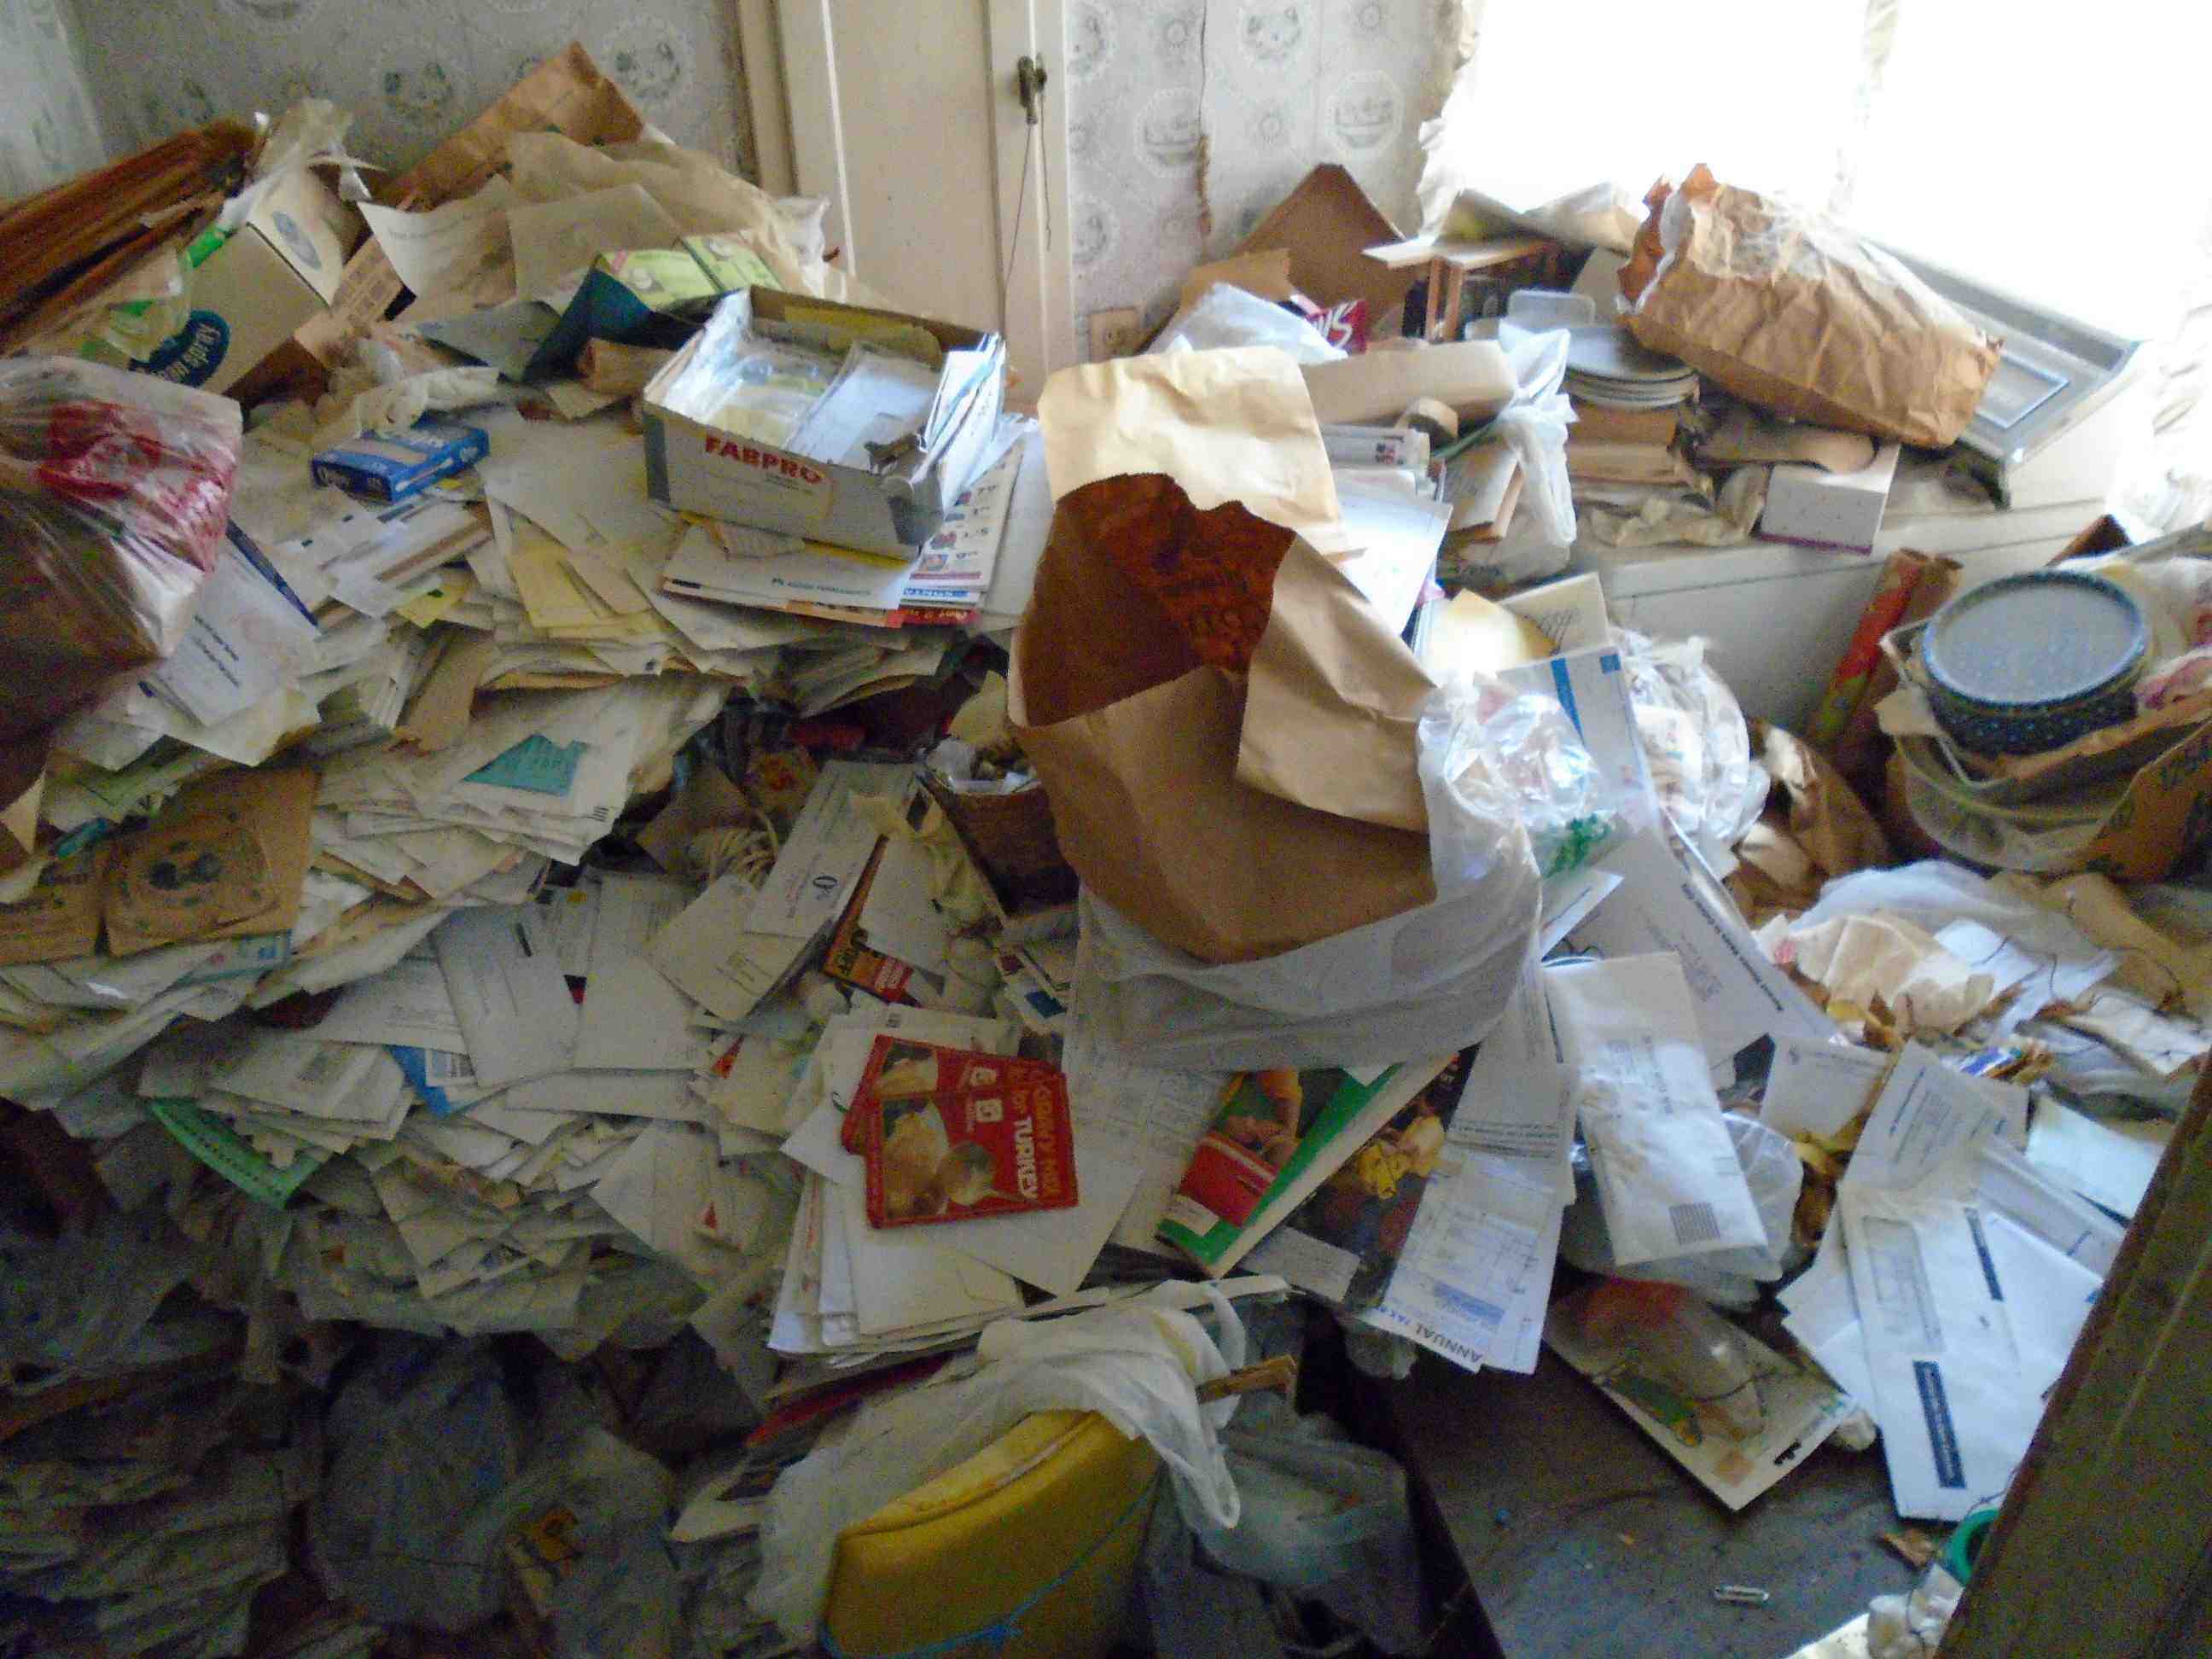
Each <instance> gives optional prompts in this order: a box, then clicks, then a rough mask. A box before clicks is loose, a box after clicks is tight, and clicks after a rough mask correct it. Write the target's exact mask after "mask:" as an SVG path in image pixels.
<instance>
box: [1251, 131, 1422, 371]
mask: <svg viewBox="0 0 2212 1659" xmlns="http://www.w3.org/2000/svg"><path fill="white" fill-rule="evenodd" d="M1397 238H1398V230H1397V227H1396V226H1395V225H1393V224H1392V223H1391V222H1390V221H1389V219H1388V218H1386V217H1385V216H1383V210H1381V209H1380V208H1378V207H1376V205H1375V204H1374V202H1373V201H1372V200H1370V198H1369V197H1368V195H1367V192H1366V191H1364V190H1362V189H1360V187H1359V184H1358V180H1357V179H1354V178H1353V177H1352V174H1351V173H1348V172H1346V170H1345V169H1344V168H1343V167H1339V166H1337V165H1336V164H1335V163H1334V162H1333V161H1331V162H1324V163H1322V165H1321V166H1319V167H1316V168H1315V169H1314V170H1313V171H1312V172H1311V173H1308V174H1306V176H1305V177H1304V179H1300V180H1299V181H1298V185H1297V189H1295V190H1293V191H1291V193H1290V194H1289V195H1288V196H1285V197H1284V198H1283V199H1282V200H1281V201H1280V202H1278V203H1277V204H1275V206H1274V207H1273V210H1270V211H1269V213H1268V215H1267V217H1266V218H1264V219H1262V220H1261V222H1259V223H1258V224H1257V225H1255V226H1254V227H1253V228H1252V234H1250V235H1249V236H1247V237H1246V238H1245V239H1244V241H1243V246H1241V247H1239V248H1238V249H1237V252H1239V253H1256V252H1261V251H1262V250H1264V249H1268V248H1282V249H1285V250H1286V251H1287V252H1289V254H1290V256H1291V282H1292V283H1295V284H1296V285H1297V290H1298V292H1299V293H1301V294H1303V295H1305V296H1306V298H1308V299H1309V300H1317V301H1320V302H1321V303H1322V305H1340V304H1341V303H1343V302H1344V301H1346V300H1364V301H1366V302H1367V325H1368V327H1369V328H1370V330H1376V329H1380V328H1381V327H1382V326H1383V324H1384V323H1385V322H1387V321H1388V320H1389V314H1390V313H1391V312H1393V311H1394V310H1395V309H1396V308H1397V307H1398V306H1399V305H1400V303H1401V301H1404V299H1405V297H1406V290H1407V289H1409V288H1411V287H1413V279H1414V277H1415V276H1418V275H1419V273H1418V272H1416V271H1413V270H1391V269H1390V268H1389V266H1388V265H1385V264H1381V263H1380V262H1378V261H1376V260H1374V259H1370V258H1368V257H1367V253H1366V250H1367V249H1369V248H1370V247H1372V246H1375V245H1376V243H1377V242H1391V241H1395V240H1397ZM1400 407H1401V408H1402V407H1403V405H1402V404H1401V405H1400Z"/></svg>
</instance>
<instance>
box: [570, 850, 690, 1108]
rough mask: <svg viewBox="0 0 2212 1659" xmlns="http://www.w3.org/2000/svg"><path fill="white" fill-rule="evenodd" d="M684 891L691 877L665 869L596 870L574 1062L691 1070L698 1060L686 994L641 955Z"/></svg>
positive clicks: (676, 911) (682, 904)
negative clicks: (655, 872)
mask: <svg viewBox="0 0 2212 1659" xmlns="http://www.w3.org/2000/svg"><path fill="white" fill-rule="evenodd" d="M692 896H693V895H692V889H691V884H690V883H689V882H684V881H678V879H676V878H674V877H672V876H629V875H620V874H617V873H616V872H611V871H610V872H608V873H607V874H606V875H605V877H603V878H601V880H600V883H599V903H598V906H597V910H598V914H597V916H596V919H595V921H594V922H593V925H592V950H591V957H590V961H591V972H590V974H589V975H588V976H587V977H586V982H585V987H584V1009H583V1013H582V1016H581V1018H580V1020H579V1022H578V1024H577V1028H576V1065H577V1067H578V1068H579V1069H580V1070H590V1071H603V1070H626V1071H671V1072H692V1071H696V1070H697V1069H698V1068H699V1067H700V1066H702V1065H704V1064H706V1062H707V1060H708V1058H709V1053H708V1042H707V1041H706V1040H705V1038H704V1037H703V1036H702V1034H701V1033H700V1032H698V1031H696V1030H694V1029H693V1028H692V1025H691V1015H692V1010H693V1006H694V1005H693V1003H692V1001H691V1000H690V998H689V997H687V996H685V995H684V994H683V992H681V991H679V990H678V989H677V988H676V987H675V986H673V985H671V984H670V983H669V982H668V981H666V980H665V979H664V978H662V977H661V975H660V973H659V970H658V969H655V968H653V965H652V964H651V963H649V962H647V959H646V955H645V951H646V947H647V945H649V944H650V943H651V942H652V940H653V938H654V937H655V936H656V935H657V934H659V933H660V931H661V930H662V929H663V928H665V927H667V926H668V924H669V923H671V921H675V920H676V918H677V917H678V916H679V915H682V914H683V913H684V909H685V908H686V907H687V906H688V905H689V904H690V902H691V899H692Z"/></svg>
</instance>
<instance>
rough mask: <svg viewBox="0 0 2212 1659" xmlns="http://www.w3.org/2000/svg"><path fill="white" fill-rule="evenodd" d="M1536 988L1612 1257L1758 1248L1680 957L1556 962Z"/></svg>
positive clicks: (1759, 1236) (1629, 1261) (1760, 1241)
mask: <svg viewBox="0 0 2212 1659" xmlns="http://www.w3.org/2000/svg"><path fill="white" fill-rule="evenodd" d="M1545 987H1546V991H1547V994H1548V996H1549V999H1550V1001H1551V1007H1552V1018H1553V1022H1554V1023H1555V1024H1556V1026H1557V1028H1558V1031H1559V1047H1560V1050H1561V1053H1562V1054H1563V1055H1564V1057H1565V1064H1566V1066H1567V1070H1568V1073H1569V1075H1570V1077H1571V1087H1572V1089H1573V1091H1574V1097H1575V1103H1576V1108H1577V1111H1578V1112H1579V1113H1580V1115H1581V1117H1582V1125H1583V1138H1584V1139H1586V1140H1587V1141H1588V1142H1589V1149H1590V1166H1591V1169H1592V1170H1593V1171H1594V1172H1595V1175H1596V1176H1597V1188H1598V1199H1599V1201H1600V1203H1601V1205H1602V1206H1603V1207H1604V1210H1605V1220H1606V1227H1607V1231H1608V1232H1610V1233H1611V1235H1612V1237H1613V1255H1614V1259H1615V1260H1616V1261H1619V1262H1620V1263H1621V1265H1623V1266H1624V1267H1626V1266H1632V1265H1633V1264H1635V1263H1637V1262H1639V1261H1657V1260H1660V1259H1662V1258H1668V1257H1674V1256H1681V1255H1705V1254H1707V1253H1709V1252H1711V1251H1713V1250H1725V1249H1738V1248H1741V1247H1750V1248H1753V1249H1757V1248H1761V1247H1763V1246H1764V1245H1765V1243H1766V1229H1765V1224H1763V1223H1762V1222H1761V1221H1760V1219H1759V1209H1758V1206H1756V1205H1755V1204H1754V1203H1753V1201H1752V1197H1751V1188H1749V1186H1748V1185H1747V1184H1746V1182H1745V1180H1744V1175H1743V1166H1742V1165H1741V1164H1740V1163H1738V1162H1737V1159H1736V1156H1735V1143H1734V1141H1732V1140H1731V1139H1729V1133H1728V1126H1727V1125H1726V1124H1725V1123H1724V1122H1723V1121H1722V1119H1721V1109H1720V1102H1719V1100H1718V1099H1717V1097H1715V1095H1714V1093H1713V1088H1712V1083H1711V1077H1710V1075H1709V1074H1708V1073H1707V1072H1706V1071H1705V1066H1703V1064H1702V1063H1701V1061H1700V1056H1699V1050H1698V1048H1697V1045H1696V1042H1695V1041H1694V1039H1693V1038H1692V1036H1691V1033H1692V1032H1694V1031H1695V1030H1696V1029H1697V1023H1696V1019H1695V1017H1694V1016H1693V1015H1692V1012H1691V1002H1690V991H1689V987H1688V985H1687V984H1686V982H1685V981H1684V980H1683V977H1682V964H1681V963H1680V959H1679V958H1677V957H1674V956H1671V955H1657V956H1645V957H1619V958H1616V959H1614V960H1612V961H1607V962H1591V963H1561V964H1559V965H1558V966H1556V967H1553V968H1550V969H1546V970H1545Z"/></svg>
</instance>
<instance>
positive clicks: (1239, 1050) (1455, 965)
mask: <svg viewBox="0 0 2212 1659" xmlns="http://www.w3.org/2000/svg"><path fill="white" fill-rule="evenodd" d="M1543 701H1544V700H1542V699H1534V698H1522V697H1519V696H1516V694H1514V693H1511V692H1509V691H1507V690H1504V688H1503V687H1501V686H1499V685H1498V684H1497V683H1496V682H1494V681H1492V682H1486V684H1485V688H1484V689H1480V690H1461V691H1459V692H1457V693H1455V694H1454V696H1452V697H1450V698H1447V697H1446V696H1445V695H1444V694H1443V693H1442V692H1439V693H1438V694H1437V700H1436V701H1434V702H1432V704H1431V710H1430V711H1429V712H1427V713H1425V714H1424V716H1423V718H1422V720H1421V725H1420V738H1419V742H1420V756H1419V765H1420V769H1421V779H1422V785H1421V787H1422V793H1423V795H1424V797H1425V800H1426V803H1427V806H1428V813H1429V848H1430V854H1429V856H1430V860H1431V870H1432V872H1433V875H1434V878H1435V881H1436V888H1437V898H1436V902H1434V903H1431V904H1427V905H1424V906H1422V907H1421V908H1419V909H1414V910H1408V911H1406V912H1404V913H1402V914H1401V915H1395V916H1387V917H1385V918H1384V919H1383V921H1376V922H1370V923H1369V924H1368V925H1367V926H1365V927H1355V928H1352V929H1351V930H1350V931H1348V932H1346V933H1338V934H1336V935H1334V937H1332V938H1329V939H1319V940H1316V942H1315V943H1313V944H1311V945H1302V946H1300V947H1299V948H1298V949H1297V950H1295V951H1285V952H1283V953H1282V954H1281V955H1279V956H1273V957H1262V958H1261V959H1260V960H1258V961H1256V962H1235V963H1208V962H1201V961H1200V960H1199V959H1198V958H1197V957H1193V956H1190V955H1188V954H1187V953H1185V952H1183V951H1177V950H1176V949H1174V948H1173V947H1172V946H1170V945H1165V944H1164V943H1162V942H1161V941H1160V940H1158V939H1155V938H1153V937H1152V934H1150V933H1147V932H1146V930H1145V929H1144V928H1143V927H1139V925H1138V924H1137V923H1135V922H1134V921H1130V920H1129V919H1128V918H1127V917H1125V916H1123V915H1121V914H1120V913H1119V912H1118V911H1116V910H1115V908H1113V907H1112V906H1111V905H1109V904H1108V903H1106V902H1104V901H1103V899H1101V898H1099V897H1098V896H1097V895H1096V894H1094V893H1092V892H1091V891H1090V890H1088V889H1086V890H1085V891H1084V892H1083V894H1082V896H1081V897H1080V899H1079V904H1078V914H1079V917H1080V920H1081V923H1082V941H1081V945H1080V947H1079V951H1078V956H1077V981H1078V982H1077V987H1076V997H1077V1000H1078V1001H1079V1003H1080V1004H1081V1005H1082V1006H1083V1008H1084V1010H1085V1013H1086V1014H1087V1015H1088V1016H1089V1017H1090V1018H1092V1019H1093V1020H1095V1021H1096V1022H1097V1030H1098V1032H1099V1035H1100V1036H1102V1037H1103V1038H1104V1039H1105V1040H1106V1041H1107V1042H1110V1043H1113V1044H1115V1046H1117V1047H1120V1048H1135V1049H1141V1050H1142V1051H1143V1053H1144V1056H1145V1059H1146V1063H1147V1064H1150V1065H1153V1066H1183V1067H1189V1068H1193V1069H1201V1070H1206V1069H1215V1068H1221V1069H1228V1070H1247V1071H1249V1070H1260V1069H1262V1068H1265V1067H1267V1066H1362V1065H1387V1064H1392V1063H1395V1062H1396V1061H1398V1060H1403V1059H1404V1058H1405V1057H1406V1056H1407V1054H1442V1053H1443V1052H1445V1051H1446V1050H1449V1049H1455V1048H1465V1047H1467V1045H1468V1044H1469V1043H1471V1042H1480V1041H1482V1039H1483V1038H1484V1037H1486V1036H1488V1035H1489V1034H1490V1030H1491V1028H1492V1026H1494V1025H1496V1024H1497V1023H1498V1020H1499V1018H1502V1017H1503V1016H1504V1012H1505V1008H1506V1005H1507V1004H1508V1002H1509V1001H1510V1000H1511V998H1512V994H1513V987H1515V985H1516V984H1517V983H1518V982H1519V981H1520V977H1521V967H1522V963H1523V961H1524V960H1525V959H1526V957H1527V956H1528V951H1529V950H1530V949H1531V948H1532V947H1533V945H1534V939H1535V927H1536V914H1537V909H1538V906H1539V903H1540V901H1541V896H1542V886H1543V879H1542V876H1541V873H1540V872H1539V870H1538V868H1537V862H1536V858H1535V855H1534V852H1533V850H1532V842H1531V841H1530V836H1529V828H1528V824H1527V823H1524V822H1523V818H1524V816H1526V817H1528V818H1531V819H1533V820H1534V822H1535V823H1536V824H1537V826H1538V829H1539V831H1540V833H1541V835H1542V836H1544V837H1545V847H1546V849H1547V854H1549V855H1550V856H1551V857H1553V859H1554V860H1560V859H1565V858H1569V857H1575V856H1576V855H1575V854H1574V848H1576V847H1577V846H1580V847H1581V848H1582V853H1581V854H1580V856H1587V855H1588V853H1589V851H1590V850H1592V849H1594V848H1595V846H1596V845H1597V844H1598V843H1599V842H1601V841H1602V840H1603V839H1604V834H1603V833H1600V832H1599V829H1600V825H1601V824H1603V825H1604V826H1605V833H1609V831H1610V824H1611V820H1610V818H1607V817H1602V814H1603V813H1604V812H1606V811H1608V810H1609V809H1608V808H1607V807H1606V806H1605V805H1602V803H1603V802H1604V801H1606V800H1609V799H1610V796H1609V792H1608V789H1607V785H1606V784H1605V783H1604V781H1603V780H1602V779H1601V778H1599V777H1598V776H1597V775H1595V770H1594V769H1591V768H1590V767H1589V755H1588V753H1587V751H1585V750H1583V748H1582V746H1581V744H1580V743H1579V741H1578V740H1577V739H1576V738H1575V735H1574V732H1573V728H1572V727H1571V726H1569V725H1567V723H1566V720H1565V716H1564V715H1563V714H1559V708H1558V706H1557V705H1556V704H1552V705H1550V713H1551V715H1552V716H1553V717H1556V722H1557V723H1556V726H1553V725H1552V724H1549V723H1547V721H1546V720H1545V718H1544V716H1543V712H1542V704H1543ZM1519 703H1529V704H1534V705H1536V707H1534V708H1526V709H1518V710H1514V705H1516V704H1519ZM1507 710H1514V713H1513V720H1514V722H1515V724H1516V726H1517V728H1518V729H1519V730H1520V731H1521V732H1522V733H1523V734H1524V735H1527V734H1531V733H1534V732H1539V731H1541V732H1542V733H1543V734H1544V736H1545V738H1546V741H1545V742H1544V743H1542V744H1532V745H1531V747H1530V749H1529V750H1528V752H1527V753H1525V754H1522V755H1518V756H1515V757H1507V756H1504V755H1503V754H1501V753H1500V752H1499V750H1498V748H1497V746H1496V740H1495V739H1494V738H1492V736H1490V735H1489V734H1488V733H1487V732H1486V730H1485V728H1484V725H1483V721H1484V719H1485V718H1486V716H1489V715H1494V714H1500V713H1501V712H1503V711H1507ZM1577 758H1578V762H1579V765H1578V766H1577ZM1555 788H1556V789H1557V790H1559V792H1561V793H1559V794H1558V795H1557V796H1555V795H1554V794H1553V790H1554V789H1555ZM1576 861H1579V857H1577V858H1576ZM1559 867H1561V868H1567V867H1571V865H1567V864H1561V865H1559Z"/></svg>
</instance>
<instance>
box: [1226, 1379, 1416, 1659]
mask: <svg viewBox="0 0 2212 1659" xmlns="http://www.w3.org/2000/svg"><path fill="white" fill-rule="evenodd" d="M1258 1404H1259V1407H1260V1409H1258V1410H1255V1411H1254V1412H1253V1413H1249V1426H1247V1427H1244V1428H1241V1429H1234V1430H1231V1431H1229V1432H1228V1433H1226V1434H1225V1435H1224V1436H1223V1437H1222V1442H1223V1444H1224V1445H1225V1446H1226V1447H1227V1449H1228V1456H1229V1467H1230V1468H1231V1471H1232V1472H1233V1473H1234V1474H1235V1475H1236V1477H1237V1492H1238V1494H1239V1496H1240V1498H1241V1499H1242V1501H1243V1518H1242V1519H1241V1520H1239V1521H1238V1522H1237V1525H1236V1526H1234V1527H1232V1528H1219V1527H1212V1526H1206V1525H1203V1524H1198V1525H1194V1526H1193V1528H1192V1534H1193V1535H1194V1537H1195V1538H1196V1539H1197V1540H1198V1541H1199V1543H1200V1546H1201V1547H1203V1548H1204V1549H1205V1551H1206V1554H1207V1555H1208V1556H1209V1557H1211V1558H1212V1559H1213V1560H1215V1561H1217V1562H1218V1563H1219V1564H1220V1565H1222V1566H1224V1567H1226V1568H1228V1569H1229V1570H1230V1571H1231V1572H1241V1573H1245V1574H1249V1576H1250V1577H1255V1578H1258V1579H1260V1580H1261V1581H1263V1582H1264V1583H1270V1584H1275V1585H1279V1586H1280V1587H1281V1588H1283V1589H1287V1590H1290V1591H1291V1592H1292V1593H1293V1594H1295V1595H1299V1596H1302V1597H1310V1598H1311V1599H1312V1600H1315V1601H1319V1602H1321V1603H1322V1605H1324V1606H1325V1607H1328V1610H1329V1611H1330V1612H1331V1613H1334V1614H1335V1615H1336V1616H1337V1617H1338V1618H1340V1619H1341V1620H1344V1621H1345V1622H1346V1624H1349V1625H1353V1626H1358V1629H1359V1630H1360V1631H1361V1632H1362V1633H1364V1635H1365V1636H1366V1637H1367V1638H1368V1640H1370V1642H1372V1643H1374V1644H1375V1645H1376V1647H1378V1648H1380V1649H1382V1650H1383V1651H1384V1652H1385V1653H1410V1652H1413V1651H1414V1650H1417V1649H1418V1648H1419V1646H1420V1645H1421V1640H1422V1636H1423V1632H1422V1630H1421V1620H1420V1609H1421V1571H1420V1559H1419V1553H1418V1546H1417V1545H1416V1543H1415V1541H1414V1537H1413V1511H1412V1510H1411V1508H1410V1507H1409V1506H1408V1505H1407V1498H1406V1472H1405V1470H1404V1469H1402V1468H1400V1467H1399V1466H1398V1463H1397V1461H1396V1460H1395V1458H1393V1457H1391V1456H1390V1455H1389V1454H1388V1453H1385V1452H1379V1451H1375V1450H1372V1449H1370V1448H1368V1447H1365V1446H1355V1445H1352V1444H1351V1443H1349V1442H1347V1441H1346V1440H1344V1439H1342V1438H1341V1437H1340V1433H1339V1431H1337V1430H1336V1427H1335V1425H1334V1424H1332V1423H1330V1422H1329V1421H1328V1419H1326V1418H1323V1417H1318V1416H1310V1417H1304V1418H1293V1417H1292V1416H1291V1411H1290V1408H1289V1407H1287V1406H1285V1405H1283V1404H1282V1403H1281V1402H1280V1401H1275V1400H1273V1399H1272V1397H1270V1398H1269V1399H1268V1400H1266V1401H1261V1402H1258Z"/></svg>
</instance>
